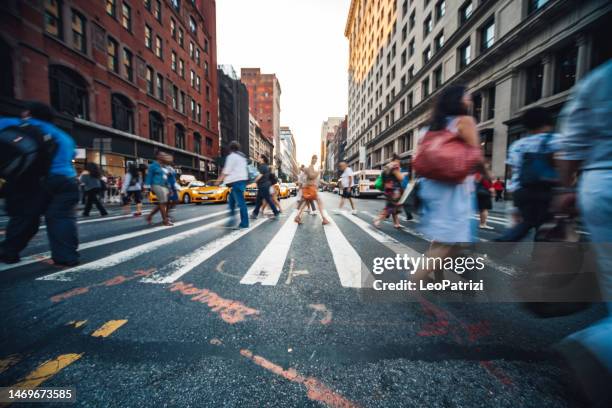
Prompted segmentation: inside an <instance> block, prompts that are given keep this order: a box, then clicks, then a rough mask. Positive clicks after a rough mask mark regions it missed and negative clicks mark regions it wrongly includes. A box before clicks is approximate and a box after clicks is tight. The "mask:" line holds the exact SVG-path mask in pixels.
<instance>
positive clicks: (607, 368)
mask: <svg viewBox="0 0 612 408" xmlns="http://www.w3.org/2000/svg"><path fill="white" fill-rule="evenodd" d="M560 118H561V124H562V125H561V137H560V145H559V146H560V150H561V153H560V154H559V155H558V158H559V159H560V160H559V161H558V167H559V171H560V176H561V187H560V189H558V190H557V191H556V192H555V193H556V194H555V199H554V207H553V208H554V209H555V210H556V211H558V212H562V213H573V212H574V208H575V207H574V206H575V204H576V198H577V202H578V204H579V210H580V214H581V220H582V222H583V223H584V227H585V229H586V230H587V231H588V232H589V234H590V240H591V242H592V245H593V248H594V250H595V254H596V256H597V263H598V266H599V287H600V292H601V296H602V299H603V300H604V302H605V304H606V306H607V312H608V313H607V317H605V318H604V319H602V320H601V321H599V322H596V323H594V324H592V325H591V326H589V327H587V328H586V329H584V330H582V331H579V332H578V333H574V334H572V335H570V336H569V337H567V338H566V339H565V340H564V341H563V342H562V343H561V344H560V347H559V349H560V350H561V352H562V353H563V354H564V356H565V357H566V359H567V361H568V362H569V364H570V366H571V367H572V369H573V370H574V373H575V380H576V382H577V383H578V384H580V386H581V387H582V389H583V391H584V393H585V394H586V395H587V396H588V397H589V398H590V399H591V404H592V406H597V407H609V406H612V388H611V387H610V384H612V60H610V61H608V62H607V63H605V64H604V65H602V66H601V67H599V68H597V69H595V70H594V71H593V72H591V73H590V74H589V75H588V76H587V77H586V78H585V79H584V80H583V81H582V82H580V83H579V84H578V85H576V87H575V88H574V92H573V94H572V97H571V98H570V100H569V102H568V103H567V104H566V105H565V107H564V108H563V110H562V112H561V116H560ZM576 179H578V191H577V193H576V191H575V187H576V183H575V180H576Z"/></svg>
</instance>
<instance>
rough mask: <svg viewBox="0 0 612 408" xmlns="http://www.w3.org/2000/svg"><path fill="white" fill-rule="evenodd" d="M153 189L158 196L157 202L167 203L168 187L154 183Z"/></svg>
mask: <svg viewBox="0 0 612 408" xmlns="http://www.w3.org/2000/svg"><path fill="white" fill-rule="evenodd" d="M151 191H153V194H155V197H157V202H158V203H161V204H165V203H167V202H168V188H167V187H164V186H160V185H157V184H156V185H152V186H151Z"/></svg>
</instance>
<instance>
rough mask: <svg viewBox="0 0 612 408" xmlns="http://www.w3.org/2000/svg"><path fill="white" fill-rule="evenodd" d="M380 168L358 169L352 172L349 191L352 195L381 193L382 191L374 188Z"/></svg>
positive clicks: (372, 195)
mask: <svg viewBox="0 0 612 408" xmlns="http://www.w3.org/2000/svg"><path fill="white" fill-rule="evenodd" d="M381 172H382V171H381V170H358V171H356V172H355V173H353V180H354V181H353V182H354V184H355V185H354V186H353V189H352V191H351V194H352V196H353V197H368V196H369V197H376V196H379V195H380V194H382V191H380V190H377V189H375V188H374V183H375V182H376V179H377V178H378V176H380V173H381Z"/></svg>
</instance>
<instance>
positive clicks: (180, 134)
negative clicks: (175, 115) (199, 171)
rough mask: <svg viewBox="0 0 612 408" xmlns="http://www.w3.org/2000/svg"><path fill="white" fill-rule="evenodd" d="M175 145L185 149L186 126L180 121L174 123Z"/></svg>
mask: <svg viewBox="0 0 612 408" xmlns="http://www.w3.org/2000/svg"><path fill="white" fill-rule="evenodd" d="M174 145H175V146H176V147H178V148H179V149H185V128H184V127H183V125H179V124H178V123H177V124H176V125H174Z"/></svg>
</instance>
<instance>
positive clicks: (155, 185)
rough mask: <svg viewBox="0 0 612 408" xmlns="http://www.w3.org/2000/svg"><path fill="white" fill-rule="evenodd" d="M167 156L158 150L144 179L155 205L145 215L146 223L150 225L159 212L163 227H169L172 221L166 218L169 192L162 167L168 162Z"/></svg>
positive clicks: (165, 172)
mask: <svg viewBox="0 0 612 408" xmlns="http://www.w3.org/2000/svg"><path fill="white" fill-rule="evenodd" d="M168 156H169V155H168V154H167V153H164V152H163V151H161V150H158V151H157V153H156V154H155V161H154V162H153V163H151V165H150V166H149V169H148V171H147V177H146V179H145V185H146V186H148V187H149V188H150V190H151V192H153V194H155V198H156V199H157V203H156V204H155V207H154V208H153V210H151V212H150V213H149V215H147V218H146V220H147V223H149V224H151V222H152V220H153V216H154V215H155V214H157V212H159V213H160V214H161V217H162V223H163V225H166V226H168V227H171V226H172V225H174V224H172V221H170V219H169V218H168V195H169V194H170V190H169V189H168V171H167V170H166V169H164V166H165V165H166V163H167V162H168Z"/></svg>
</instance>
